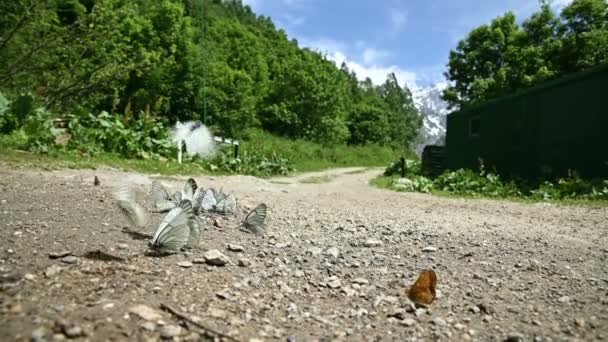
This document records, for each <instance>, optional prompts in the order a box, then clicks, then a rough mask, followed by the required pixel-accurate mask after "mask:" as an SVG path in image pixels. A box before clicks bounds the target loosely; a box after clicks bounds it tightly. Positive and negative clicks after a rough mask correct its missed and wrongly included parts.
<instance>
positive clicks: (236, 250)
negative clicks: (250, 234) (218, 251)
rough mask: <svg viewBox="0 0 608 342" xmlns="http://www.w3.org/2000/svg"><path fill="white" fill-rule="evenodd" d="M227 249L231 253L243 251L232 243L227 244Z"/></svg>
mask: <svg viewBox="0 0 608 342" xmlns="http://www.w3.org/2000/svg"><path fill="white" fill-rule="evenodd" d="M227 248H228V250H229V251H231V252H243V251H244V250H245V248H243V246H241V245H237V244H234V243H229V244H228V247H227Z"/></svg>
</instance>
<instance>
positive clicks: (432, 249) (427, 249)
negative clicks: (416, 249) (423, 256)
mask: <svg viewBox="0 0 608 342" xmlns="http://www.w3.org/2000/svg"><path fill="white" fill-rule="evenodd" d="M422 251H423V252H424V253H433V252H437V247H433V246H426V247H424V248H423V249H422Z"/></svg>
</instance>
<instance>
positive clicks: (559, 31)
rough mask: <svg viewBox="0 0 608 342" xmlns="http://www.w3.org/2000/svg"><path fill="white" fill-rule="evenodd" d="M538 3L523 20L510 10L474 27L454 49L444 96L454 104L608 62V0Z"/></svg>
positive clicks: (460, 103)
mask: <svg viewBox="0 0 608 342" xmlns="http://www.w3.org/2000/svg"><path fill="white" fill-rule="evenodd" d="M540 5H541V6H540V10H539V11H537V12H535V13H534V14H532V16H530V18H528V19H526V20H525V21H523V22H522V23H521V24H518V23H517V20H516V17H515V14H513V13H512V12H508V13H506V14H504V15H502V16H500V17H498V18H496V19H494V20H492V22H491V23H490V24H486V25H481V26H479V27H477V28H475V29H473V30H472V31H471V32H470V33H469V34H468V35H467V36H466V37H465V38H464V39H463V40H461V41H460V42H459V43H458V45H457V47H456V48H455V49H453V50H452V51H450V56H449V62H448V70H447V72H446V73H445V76H446V78H447V79H448V81H450V83H451V84H450V86H449V87H448V88H446V90H445V91H444V94H443V97H444V99H445V100H446V101H447V102H448V103H449V104H450V106H451V107H453V108H454V107H459V106H463V105H468V104H471V103H475V102H479V101H484V100H487V99H490V98H494V97H497V96H501V95H504V94H508V93H510V92H513V91H516V90H517V89H521V88H525V87H529V86H532V85H535V84H538V83H540V82H543V81H545V80H548V79H553V78H557V77H560V76H563V75H565V74H568V73H572V72H577V71H582V70H585V69H587V68H590V67H593V66H596V65H598V64H603V63H608V2H607V1H606V0H574V1H572V2H571V3H570V4H569V5H568V6H566V7H564V8H563V9H562V11H561V13H560V14H559V16H558V15H556V13H555V12H554V10H553V9H552V7H551V2H550V1H547V0H541V1H540Z"/></svg>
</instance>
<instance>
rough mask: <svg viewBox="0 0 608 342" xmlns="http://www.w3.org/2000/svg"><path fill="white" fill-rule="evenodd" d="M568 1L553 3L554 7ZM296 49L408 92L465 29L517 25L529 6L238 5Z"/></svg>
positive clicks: (484, 2)
mask: <svg viewBox="0 0 608 342" xmlns="http://www.w3.org/2000/svg"><path fill="white" fill-rule="evenodd" d="M568 2H569V0H554V1H553V6H554V7H556V8H557V9H559V8H561V7H563V6H564V5H565V4H567V3H568ZM243 3H244V4H246V5H249V6H251V7H252V8H253V10H254V11H255V12H256V13H257V14H258V15H264V16H269V17H271V18H272V20H273V22H274V23H275V25H276V26H277V27H278V28H281V29H283V30H285V31H286V32H287V34H288V36H289V37H290V38H295V39H297V40H298V42H299V43H300V45H301V46H307V47H310V48H312V49H315V50H318V51H321V52H324V53H326V54H327V56H328V58H330V59H332V60H334V61H335V62H336V63H338V64H341V63H342V62H343V61H345V62H347V64H348V65H349V66H350V67H351V68H352V69H353V70H355V72H356V73H357V75H358V76H359V77H360V78H364V77H370V78H371V79H372V81H374V83H382V82H383V81H384V80H385V79H386V75H387V73H389V72H395V74H396V75H397V78H398V79H399V81H400V82H402V83H406V84H407V85H408V86H410V87H419V86H427V85H431V84H434V83H440V82H444V78H443V72H444V70H445V65H446V64H447V61H448V55H449V51H450V49H453V48H454V47H455V46H456V44H457V43H458V41H459V40H460V39H462V38H463V37H464V36H465V35H466V34H467V33H468V32H469V31H470V30H471V29H473V28H475V27H477V26H479V25H482V24H486V23H489V22H490V21H491V20H492V19H493V18H495V17H497V16H499V15H502V14H503V13H505V12H507V11H513V12H514V13H515V14H516V16H517V17H518V21H521V20H523V19H525V18H526V17H528V16H529V15H530V14H531V13H533V12H534V11H536V10H538V9H539V4H538V1H536V0H432V1H423V0H410V1H405V0H243Z"/></svg>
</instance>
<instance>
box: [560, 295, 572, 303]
mask: <svg viewBox="0 0 608 342" xmlns="http://www.w3.org/2000/svg"><path fill="white" fill-rule="evenodd" d="M557 301H558V302H560V303H568V302H570V297H568V296H562V297H559V298H558V299H557Z"/></svg>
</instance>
